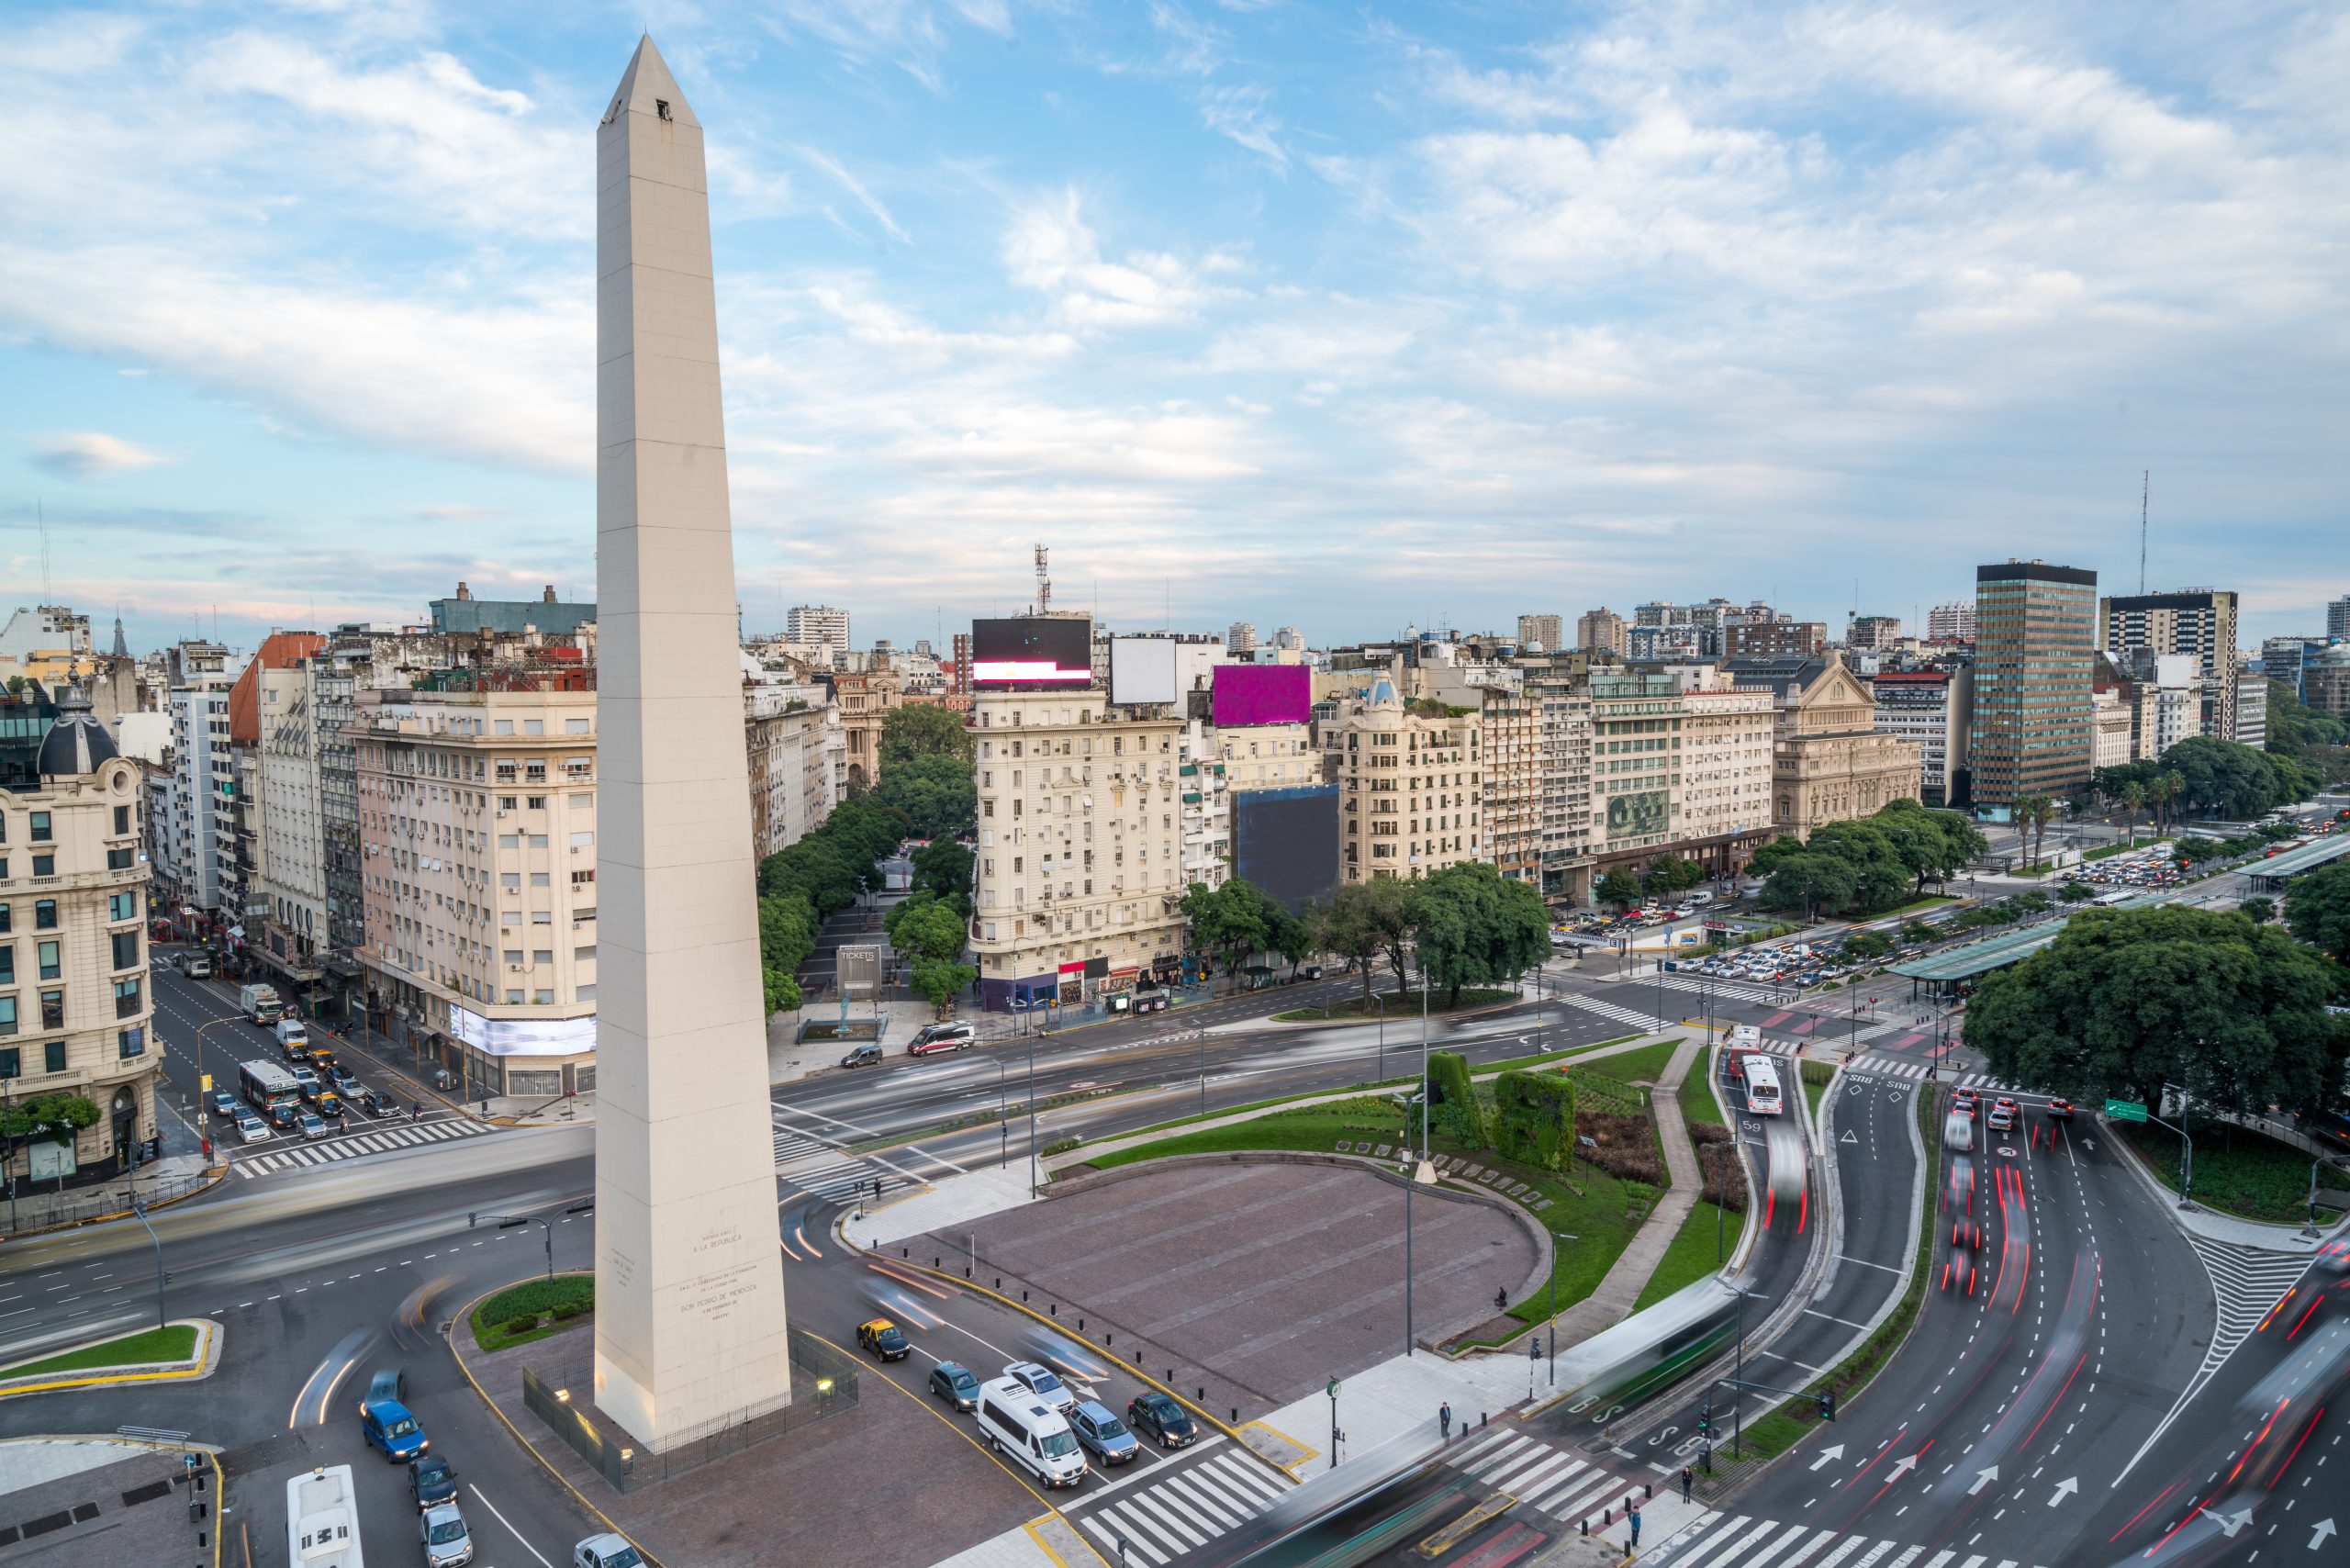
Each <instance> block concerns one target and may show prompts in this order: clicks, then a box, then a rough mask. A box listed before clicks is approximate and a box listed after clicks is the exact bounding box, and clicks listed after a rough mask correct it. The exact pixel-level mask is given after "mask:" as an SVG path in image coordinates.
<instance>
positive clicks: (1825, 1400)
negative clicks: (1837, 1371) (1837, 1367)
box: [1819, 1388, 1836, 1421]
mask: <svg viewBox="0 0 2350 1568" xmlns="http://www.w3.org/2000/svg"><path fill="white" fill-rule="evenodd" d="M1819 1418H1820V1419H1821V1420H1823V1421H1833V1420H1834V1419H1836V1391H1835V1390H1834V1389H1832V1388H1831V1389H1830V1390H1828V1391H1827V1392H1826V1393H1824V1394H1821V1395H1820V1396H1819Z"/></svg>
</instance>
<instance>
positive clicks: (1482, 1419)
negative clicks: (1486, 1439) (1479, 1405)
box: [1477, 1410, 1493, 1430]
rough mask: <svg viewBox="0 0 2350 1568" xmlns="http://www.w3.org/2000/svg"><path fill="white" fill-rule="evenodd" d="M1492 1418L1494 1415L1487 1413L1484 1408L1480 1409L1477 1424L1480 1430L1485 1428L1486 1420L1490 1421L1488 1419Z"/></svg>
mask: <svg viewBox="0 0 2350 1568" xmlns="http://www.w3.org/2000/svg"><path fill="white" fill-rule="evenodd" d="M1492 1419H1493V1417H1491V1416H1488V1415H1486V1414H1485V1413H1484V1412H1483V1410H1480V1411H1478V1412H1477V1426H1478V1428H1479V1429H1480V1430H1483V1428H1484V1425H1485V1423H1486V1422H1488V1421H1490V1420H1492Z"/></svg>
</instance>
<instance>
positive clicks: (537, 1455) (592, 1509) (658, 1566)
mask: <svg viewBox="0 0 2350 1568" xmlns="http://www.w3.org/2000/svg"><path fill="white" fill-rule="evenodd" d="M537 1278H539V1276H538V1275H536V1274H531V1275H527V1276H525V1277H524V1278H522V1279H518V1280H509V1281H507V1282H506V1283H504V1284H502V1285H494V1286H492V1287H491V1288H490V1289H488V1290H486V1291H484V1292H482V1294H479V1295H477V1296H476V1297H474V1298H473V1300H471V1301H469V1302H467V1303H465V1305H464V1306H462V1307H460V1308H459V1309H458V1311H457V1315H456V1316H454V1317H453V1318H451V1319H450V1320H449V1332H448V1333H447V1334H446V1335H445V1336H444V1337H443V1338H444V1342H445V1343H446V1344H447V1345H448V1347H449V1359H450V1360H451V1361H454V1362H456V1363H457V1370H458V1371H459V1372H462V1373H464V1379H465V1383H466V1385H467V1386H468V1387H470V1388H471V1389H472V1390H473V1391H474V1393H475V1394H478V1395H479V1396H480V1398H481V1402H482V1403H483V1404H484V1405H487V1406H489V1413H490V1414H491V1415H493V1416H495V1417H498V1425H499V1426H501V1427H504V1428H506V1429H507V1431H508V1432H509V1433H510V1434H512V1436H513V1439H514V1440H515V1441H516V1442H518V1443H520V1444H521V1445H522V1451H523V1452H525V1453H527V1454H529V1455H530V1456H531V1457H532V1459H535V1460H537V1461H538V1462H539V1468H540V1469H542V1470H543V1471H545V1472H546V1473H547V1474H548V1475H549V1476H551V1477H553V1478H554V1484H556V1485H558V1486H560V1487H562V1488H563V1489H564V1490H565V1492H567V1493H569V1494H570V1495H571V1497H572V1500H573V1501H574V1502H576V1503H577V1504H578V1505H579V1506H581V1507H583V1508H585V1509H587V1510H588V1512H589V1513H591V1514H593V1515H595V1516H596V1520H597V1522H598V1523H599V1524H600V1525H602V1526H603V1527H604V1528H605V1529H608V1530H610V1531H611V1532H612V1533H613V1534H614V1535H616V1536H619V1537H620V1538H621V1540H624V1541H627V1542H628V1543H629V1544H630V1545H631V1546H632V1547H634V1548H636V1550H637V1551H638V1553H639V1554H640V1555H642V1556H643V1559H644V1561H645V1562H648V1563H650V1564H651V1565H652V1568H662V1562H661V1560H660V1559H659V1558H658V1557H655V1556H654V1555H653V1553H652V1552H650V1551H645V1549H644V1543H643V1541H641V1540H637V1539H636V1538H635V1537H634V1536H632V1535H631V1534H629V1533H628V1531H626V1530H624V1529H621V1527H620V1526H618V1525H616V1524H614V1523H613V1522H612V1521H611V1519H610V1518H608V1517H607V1516H606V1515H605V1513H604V1510H603V1509H601V1508H599V1507H598V1506H596V1505H595V1504H593V1503H591V1502H589V1501H588V1495H587V1494H586V1493H585V1492H582V1491H581V1490H579V1488H578V1487H576V1486H574V1485H573V1484H571V1480H570V1478H569V1477H568V1476H566V1475H565V1474H564V1473H563V1472H562V1471H560V1470H557V1469H556V1468H555V1467H554V1462H552V1461H550V1460H549V1459H548V1458H547V1456H546V1455H544V1454H543V1453H541V1452H540V1451H539V1450H538V1446H537V1445H536V1444H535V1443H533V1442H532V1441H531V1439H528V1438H526V1437H524V1436H523V1435H522V1429H521V1428H519V1427H517V1426H516V1425H515V1424H514V1422H513V1419H512V1417H509V1416H508V1415H507V1414H506V1412H505V1411H504V1410H502V1409H500V1408H499V1407H498V1401H497V1400H495V1399H492V1398H491V1397H490V1396H489V1391H488V1390H487V1389H485V1388H484V1387H482V1385H481V1380H480V1379H479V1378H477V1377H476V1376H474V1369H473V1368H471V1367H469V1366H467V1365H465V1358H464V1354H463V1352H461V1351H460V1350H458V1349H457V1336H458V1335H459V1334H461V1333H464V1332H465V1331H466V1329H467V1326H468V1325H470V1324H471V1323H472V1322H473V1316H474V1309H475V1308H476V1307H478V1306H479V1305H481V1304H482V1303H483V1302H486V1301H487V1300H488V1299H489V1298H490V1297H491V1296H494V1295H496V1294H498V1292H499V1291H505V1290H511V1289H513V1288H514V1287H515V1286H516V1285H519V1284H524V1283H527V1282H529V1281H531V1280H535V1279H537Z"/></svg>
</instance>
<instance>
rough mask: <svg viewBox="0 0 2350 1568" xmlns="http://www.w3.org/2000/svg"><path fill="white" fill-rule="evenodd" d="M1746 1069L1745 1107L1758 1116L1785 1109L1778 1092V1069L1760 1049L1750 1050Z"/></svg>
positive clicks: (1773, 1114) (1775, 1113) (1771, 1114)
mask: <svg viewBox="0 0 2350 1568" xmlns="http://www.w3.org/2000/svg"><path fill="white" fill-rule="evenodd" d="M1742 1065H1743V1066H1744V1067H1745V1069H1746V1108H1747V1109H1748V1110H1750V1111H1751V1112H1753V1113H1754V1114H1756V1115H1758V1116H1775V1115H1777V1114H1779V1113H1780V1112H1782V1111H1784V1110H1785V1109H1786V1106H1785V1103H1784V1102H1783V1100H1782V1097H1781V1095H1780V1092H1779V1070H1778V1068H1777V1067H1776V1066H1775V1065H1774V1063H1773V1062H1772V1060H1771V1058H1769V1057H1767V1056H1764V1055H1762V1053H1761V1052H1760V1051H1750V1052H1748V1053H1747V1055H1746V1060H1745V1062H1744V1063H1743V1064H1742Z"/></svg>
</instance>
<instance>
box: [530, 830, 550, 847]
mask: <svg viewBox="0 0 2350 1568" xmlns="http://www.w3.org/2000/svg"><path fill="white" fill-rule="evenodd" d="M546 846H547V835H546V834H543V833H534V834H532V835H531V847H532V848H533V849H544V848H545V847H546Z"/></svg>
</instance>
